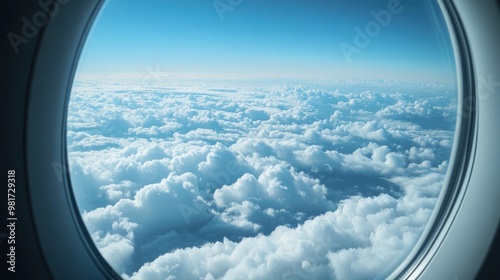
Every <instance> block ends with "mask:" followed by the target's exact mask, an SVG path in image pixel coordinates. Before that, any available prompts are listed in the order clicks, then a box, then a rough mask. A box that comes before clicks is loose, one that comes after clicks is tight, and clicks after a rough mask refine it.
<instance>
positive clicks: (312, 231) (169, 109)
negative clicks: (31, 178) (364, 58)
mask: <svg viewBox="0 0 500 280" xmlns="http://www.w3.org/2000/svg"><path fill="white" fill-rule="evenodd" d="M94 78H95V77H94ZM171 82H172V83H171V84H169V85H168V86H166V85H160V84H155V85H136V84H133V83H132V84H131V83H128V84H127V83H124V82H121V81H117V80H113V79H111V78H109V77H108V78H106V79H101V80H95V79H94V80H92V79H91V80H85V79H82V80H81V81H78V82H76V83H75V88H74V90H73V94H72V99H71V101H70V105H69V112H68V136H67V141H68V155H69V159H70V175H71V179H72V184H73V188H74V192H75V196H76V199H77V201H78V205H79V207H80V210H81V212H82V217H83V220H84V223H85V225H86V226H87V229H88V231H89V233H90V234H91V236H92V238H93V240H94V242H95V244H96V246H97V248H98V249H99V250H100V252H101V253H102V254H103V256H104V257H105V259H106V260H107V261H108V262H109V263H110V264H111V265H112V267H113V268H114V269H115V270H116V271H117V272H119V273H120V274H121V275H122V276H123V277H124V278H126V279H127V278H132V279H174V277H177V278H176V279H192V278H194V279H242V278H244V279H365V278H373V277H374V276H376V275H379V276H380V277H383V275H386V274H387V273H388V272H390V270H391V269H394V268H395V267H396V266H397V265H398V264H399V263H400V262H401V261H402V260H403V258H404V257H405V256H406V254H407V253H408V252H409V250H411V249H412V247H413V245H414V244H415V243H416V242H417V240H418V238H420V234H421V233H422V232H423V230H424V228H425V226H426V225H427V222H428V219H429V217H430V215H431V213H432V210H433V208H434V205H435V203H436V201H437V197H438V196H439V193H440V190H441V186H442V182H443V180H444V174H445V173H446V171H447V168H448V160H449V153H450V149H451V143H453V135H454V131H453V129H454V117H453V114H452V112H453V108H455V107H454V106H455V105H454V103H455V102H456V101H455V97H454V96H453V95H451V94H449V93H447V92H446V90H445V89H442V88H440V87H428V88H427V89H426V90H423V91H422V93H419V94H406V93H404V90H405V89H406V90H408V87H407V86H405V87H401V88H402V91H401V92H379V91H366V90H350V89H348V90H346V91H344V90H330V89H320V88H321V87H319V86H318V88H312V87H308V86H303V85H298V86H291V85H285V86H272V87H270V86H263V87H258V86H248V85H241V84H240V85H237V86H228V85H226V84H222V83H220V82H217V81H210V82H202V81H199V82H198V83H197V84H192V83H191V84H190V83H189V82H188V81H185V80H181V81H178V82H173V81H171ZM307 83H309V84H311V83H313V82H312V81H307ZM349 83H352V81H351V82H349ZM248 84H250V83H248ZM341 86H342V87H344V88H345V87H346V85H344V84H341ZM392 86H394V85H392ZM330 87H331V85H330ZM364 87H365V86H364ZM423 87H424V85H420V86H419V87H416V88H417V89H419V88H423ZM347 88H349V87H347ZM352 88H355V87H352ZM427 91H431V92H430V93H429V92H427Z"/></svg>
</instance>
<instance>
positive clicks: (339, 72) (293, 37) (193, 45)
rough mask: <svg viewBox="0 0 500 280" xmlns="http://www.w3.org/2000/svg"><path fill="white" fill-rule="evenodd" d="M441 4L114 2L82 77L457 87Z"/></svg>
mask: <svg viewBox="0 0 500 280" xmlns="http://www.w3.org/2000/svg"><path fill="white" fill-rule="evenodd" d="M434 2H435V1H411V0H401V1H399V0H384V1H344V0H308V1H305V0H275V1H268V0H253V1H246V0H241V1H228V0H216V1H208V0H185V1H180V0H161V1H160V0H150V1H138V0H109V1H107V2H106V4H105V6H104V8H103V9H102V11H101V12H100V15H99V16H98V18H97V20H96V22H95V24H94V26H93V28H92V31H91V32H90V35H89V37H88V39H87V42H86V46H85V49H84V52H83V54H82V60H81V62H80V66H79V71H80V72H84V73H104V72H106V73H124V72H129V73H130V72H135V73H138V72H139V73H141V72H145V71H147V69H148V68H149V69H159V71H161V72H169V73H179V72H180V73H186V72H188V73H242V74H263V75H269V74H271V75H300V76H326V77H358V78H360V77H362V78H370V77H371V78H384V79H406V80H409V79H413V80H426V81H436V80H439V81H441V82H444V83H453V77H454V75H455V72H454V71H455V70H454V68H455V67H454V64H453V56H452V54H453V52H452V51H451V44H450V39H449V35H448V32H447V28H446V25H445V23H444V20H443V19H442V16H440V15H439V14H440V11H439V7H438V6H437V4H435V3H434ZM231 3H232V4H231ZM374 14H375V15H377V14H378V15H379V16H374ZM387 15H388V16H389V17H388V16H387ZM357 30H360V31H361V32H363V34H364V35H359V33H358V31H357ZM356 36H362V37H363V36H364V39H363V38H362V39H360V38H358V40H356V38H357V37H356Z"/></svg>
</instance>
